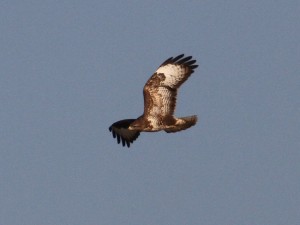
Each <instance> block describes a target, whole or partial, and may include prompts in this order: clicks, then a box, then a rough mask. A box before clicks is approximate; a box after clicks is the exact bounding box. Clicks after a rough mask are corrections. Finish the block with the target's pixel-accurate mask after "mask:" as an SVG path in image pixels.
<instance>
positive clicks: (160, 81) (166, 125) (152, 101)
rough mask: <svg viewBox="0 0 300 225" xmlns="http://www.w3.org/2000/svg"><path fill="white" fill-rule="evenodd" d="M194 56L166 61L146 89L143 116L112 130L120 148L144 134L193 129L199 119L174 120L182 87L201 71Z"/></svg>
mask: <svg viewBox="0 0 300 225" xmlns="http://www.w3.org/2000/svg"><path fill="white" fill-rule="evenodd" d="M195 63H196V60H194V59H192V56H187V57H184V54H181V55H178V56H176V57H170V58H168V59H167V60H165V61H164V62H163V63H162V64H161V65H160V66H159V67H158V69H157V70H156V71H155V73H154V74H153V75H152V76H151V77H150V78H149V80H148V81H147V82H146V84H145V86H144V88H143V95H144V113H143V115H141V116H140V117H138V118H137V119H124V120H120V121H117V122H115V123H113V124H112V125H111V126H110V127H109V131H110V132H112V135H113V138H117V142H118V144H120V143H121V142H122V145H123V147H124V146H127V147H128V148H129V147H130V144H132V143H133V142H134V141H135V140H136V139H137V138H138V137H139V135H140V133H141V132H157V131H162V130H163V131H165V132H167V133H174V132H178V131H182V130H185V129H188V128H190V127H192V126H194V125H195V124H196V123H197V115H193V116H186V117H180V118H177V117H175V116H174V111H175V107H176V97H177V92H178V89H179V87H180V86H181V85H182V84H183V83H184V82H185V81H186V80H187V79H188V78H189V77H190V75H191V74H192V73H193V72H194V69H196V68H197V67H198V65H196V64H195Z"/></svg>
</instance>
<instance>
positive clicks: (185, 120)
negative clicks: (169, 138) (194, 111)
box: [165, 115, 198, 133]
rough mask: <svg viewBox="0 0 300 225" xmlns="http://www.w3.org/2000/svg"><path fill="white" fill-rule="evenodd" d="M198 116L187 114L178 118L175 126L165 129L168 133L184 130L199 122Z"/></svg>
mask: <svg viewBox="0 0 300 225" xmlns="http://www.w3.org/2000/svg"><path fill="white" fill-rule="evenodd" d="M197 119H198V118H197V116H196V115H194V116H187V117H181V118H178V119H177V121H176V123H175V125H174V126H170V127H169V128H166V129H165V131H166V132H167V133H174V132H178V131H182V130H186V129H188V128H190V127H192V126H194V125H195V124H196V123H197Z"/></svg>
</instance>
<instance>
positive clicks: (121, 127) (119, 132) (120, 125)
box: [109, 119, 140, 148]
mask: <svg viewBox="0 0 300 225" xmlns="http://www.w3.org/2000/svg"><path fill="white" fill-rule="evenodd" d="M133 121H135V119H125V120H120V121H118V122H115V123H113V124H112V125H111V126H110V127H109V131H110V132H112V135H113V137H114V138H117V141H118V144H120V142H121V141H122V145H123V146H125V144H126V145H127V147H128V148H129V147H130V143H133V142H134V141H135V140H136V139H137V138H138V136H139V135H140V132H138V131H135V130H128V127H129V125H130V124H131V123H132V122H133Z"/></svg>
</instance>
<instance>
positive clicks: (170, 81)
mask: <svg viewBox="0 0 300 225" xmlns="http://www.w3.org/2000/svg"><path fill="white" fill-rule="evenodd" d="M156 73H157V74H164V75H165V80H163V81H162V82H161V84H162V85H166V86H169V87H171V88H176V86H177V84H178V83H179V82H180V81H181V80H182V79H184V77H185V76H186V75H187V74H186V68H184V67H183V66H181V65H176V64H167V65H164V66H161V67H159V68H158V70H157V71H156Z"/></svg>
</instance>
